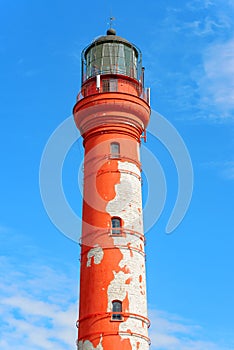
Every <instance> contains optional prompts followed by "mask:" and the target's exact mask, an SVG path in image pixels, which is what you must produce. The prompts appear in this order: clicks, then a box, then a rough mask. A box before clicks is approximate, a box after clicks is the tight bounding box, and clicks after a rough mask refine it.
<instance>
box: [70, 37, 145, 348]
mask: <svg viewBox="0 0 234 350" xmlns="http://www.w3.org/2000/svg"><path fill="white" fill-rule="evenodd" d="M140 63H141V54H140V52H139V50H138V49H137V48H136V47H135V46H133V45H132V44H130V43H129V42H128V41H126V40H125V39H122V38H120V37H117V36H115V35H114V34H113V31H111V32H109V35H107V36H104V37H101V38H99V39H97V40H96V41H95V42H93V43H92V44H91V45H90V46H89V47H88V48H87V49H86V50H85V51H84V53H83V70H82V71H83V80H82V90H81V94H80V95H78V101H77V103H76V105H75V107H74V118H75V121H76V124H77V127H78V128H79V130H80V132H81V134H82V136H83V138H84V147H85V158H84V193H83V216H82V219H83V227H82V238H81V268H80V305H79V320H78V322H77V326H78V328H79V331H78V349H79V350H91V349H100V350H101V349H103V350H119V349H124V350H133V349H134V350H137V349H139V350H147V349H148V347H149V338H148V326H149V320H148V318H147V304H146V282H145V253H144V233H143V218H142V195H141V164H140V156H139V147H140V138H141V135H142V133H143V131H144V130H145V128H146V126H147V124H148V121H149V116H150V108H149V105H148V103H147V101H146V99H145V95H144V89H143V86H142V83H141V80H140V73H141V66H140Z"/></svg>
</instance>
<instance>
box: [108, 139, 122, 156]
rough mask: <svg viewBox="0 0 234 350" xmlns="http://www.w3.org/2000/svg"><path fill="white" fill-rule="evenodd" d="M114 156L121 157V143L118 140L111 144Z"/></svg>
mask: <svg viewBox="0 0 234 350" xmlns="http://www.w3.org/2000/svg"><path fill="white" fill-rule="evenodd" d="M110 148H111V156H112V158H119V156H120V144H119V143H118V142H112V143H111V145H110Z"/></svg>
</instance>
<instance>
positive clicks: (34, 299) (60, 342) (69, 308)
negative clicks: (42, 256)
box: [0, 256, 77, 350]
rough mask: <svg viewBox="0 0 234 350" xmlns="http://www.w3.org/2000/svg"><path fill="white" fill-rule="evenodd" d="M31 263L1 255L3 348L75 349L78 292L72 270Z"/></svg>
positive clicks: (5, 349)
mask: <svg viewBox="0 0 234 350" xmlns="http://www.w3.org/2000/svg"><path fill="white" fill-rule="evenodd" d="M30 262H31V261H30ZM30 262H29V261H28V263H27V265H26V264H22V263H21V262H20V259H19V260H18V261H16V260H14V261H13V260H12V259H11V260H10V259H9V258H8V257H4V256H3V257H1V258H0V267H1V268H0V314H1V318H2V320H1V327H0V339H1V340H0V348H1V349H4V350H10V349H12V348H15V349H17V350H21V349H22V350H25V349H34V350H42V349H43V350H49V349H52V348H56V350H65V349H68V348H75V340H76V336H77V335H76V327H75V322H76V319H77V315H76V312H77V300H76V299H77V295H76V288H74V285H75V284H74V280H73V279H74V277H72V274H71V271H69V269H67V275H66V274H65V273H64V272H63V271H62V269H61V268H59V267H58V269H55V268H52V267H48V266H40V265H39V266H37V265H34V264H33V265H31V264H30ZM31 263H32V262H31Z"/></svg>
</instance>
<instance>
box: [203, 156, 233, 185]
mask: <svg viewBox="0 0 234 350" xmlns="http://www.w3.org/2000/svg"><path fill="white" fill-rule="evenodd" d="M203 166H205V167H206V168H211V169H215V170H216V171H217V173H218V174H219V176H221V177H222V178H223V179H224V180H234V161H233V160H229V161H222V162H221V161H219V162H218V161H211V162H207V163H204V164H203Z"/></svg>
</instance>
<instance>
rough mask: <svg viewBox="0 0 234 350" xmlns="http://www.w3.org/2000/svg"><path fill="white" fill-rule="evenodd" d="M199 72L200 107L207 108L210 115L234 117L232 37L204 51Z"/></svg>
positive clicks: (233, 55)
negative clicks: (201, 67)
mask: <svg viewBox="0 0 234 350" xmlns="http://www.w3.org/2000/svg"><path fill="white" fill-rule="evenodd" d="M201 73H203V74H202V75H201V76H200V77H199V78H198V80H197V83H198V86H199V92H200V96H201V108H204V109H205V110H207V109H209V110H210V115H211V117H212V116H216V118H222V119H225V118H231V119H234V38H232V39H231V40H229V41H227V42H223V43H218V44H213V45H211V46H209V47H208V48H207V49H206V50H205V51H204V53H203V69H202V71H201Z"/></svg>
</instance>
